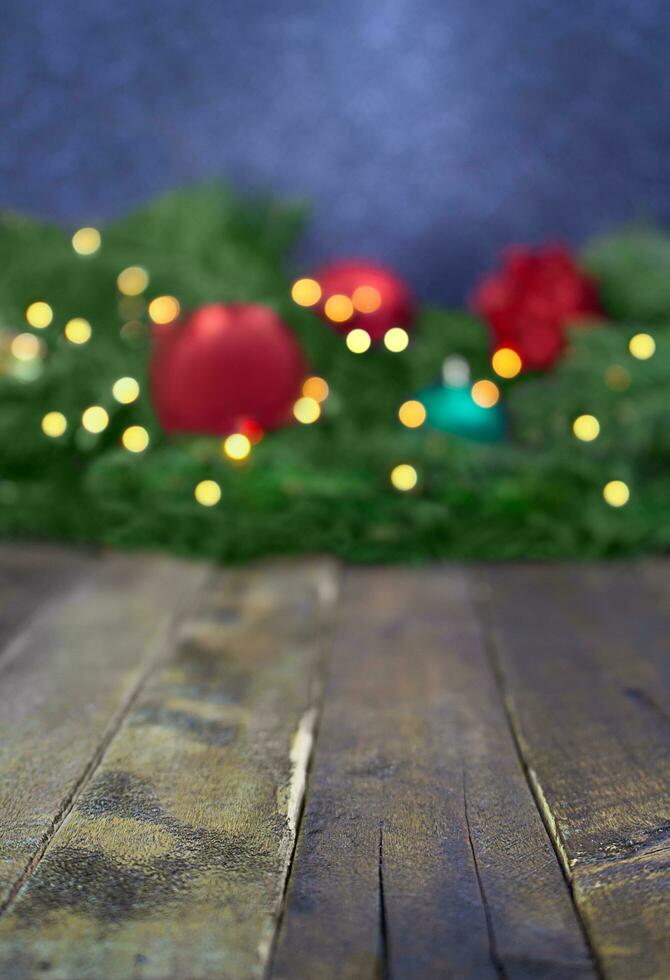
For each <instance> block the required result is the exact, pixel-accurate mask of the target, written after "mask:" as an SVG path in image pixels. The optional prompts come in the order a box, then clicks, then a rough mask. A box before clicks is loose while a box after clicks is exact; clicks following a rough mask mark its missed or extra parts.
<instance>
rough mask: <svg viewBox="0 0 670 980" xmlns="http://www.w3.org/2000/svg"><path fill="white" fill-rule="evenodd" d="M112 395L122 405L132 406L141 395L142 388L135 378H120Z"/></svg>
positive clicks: (115, 383)
mask: <svg viewBox="0 0 670 980" xmlns="http://www.w3.org/2000/svg"><path fill="white" fill-rule="evenodd" d="M112 395H113V396H114V398H115V399H116V400H117V402H121V404H122V405H130V403H131V402H134V401H136V400H137V399H138V398H139V395H140V386H139V384H138V383H137V381H136V380H135V378H118V379H117V380H116V381H115V382H114V384H113V385H112Z"/></svg>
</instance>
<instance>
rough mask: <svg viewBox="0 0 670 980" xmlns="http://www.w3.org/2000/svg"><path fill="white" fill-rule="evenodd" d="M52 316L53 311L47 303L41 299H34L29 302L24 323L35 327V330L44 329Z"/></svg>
mask: <svg viewBox="0 0 670 980" xmlns="http://www.w3.org/2000/svg"><path fill="white" fill-rule="evenodd" d="M53 318H54V311H53V310H52V309H51V307H50V306H49V304H48V303H45V302H44V301H43V300H41V299H39V300H36V301H35V302H34V303H31V304H30V306H29V307H28V309H27V310H26V323H29V324H30V326H31V327H35V328H36V329H37V330H44V328H45V327H48V326H49V324H50V323H51V321H52V320H53Z"/></svg>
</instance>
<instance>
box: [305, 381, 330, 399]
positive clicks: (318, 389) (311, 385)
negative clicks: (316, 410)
mask: <svg viewBox="0 0 670 980" xmlns="http://www.w3.org/2000/svg"><path fill="white" fill-rule="evenodd" d="M329 392H330V388H329V387H328V382H327V381H325V380H324V379H323V378H319V377H316V376H315V377H313V378H307V380H306V381H305V383H304V384H303V386H302V393H303V395H304V396H305V398H313V399H314V401H317V402H325V400H326V398H327V397H328V394H329Z"/></svg>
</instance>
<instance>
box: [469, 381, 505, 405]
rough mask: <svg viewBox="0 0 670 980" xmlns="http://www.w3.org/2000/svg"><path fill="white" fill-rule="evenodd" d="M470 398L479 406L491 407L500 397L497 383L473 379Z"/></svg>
mask: <svg viewBox="0 0 670 980" xmlns="http://www.w3.org/2000/svg"><path fill="white" fill-rule="evenodd" d="M470 394H471V395H472V400H473V402H474V403H475V405H479V407H480V408H493V406H494V405H495V404H496V402H497V401H498V399H499V398H500V391H499V390H498V385H496V384H494V383H493V381H486V380H484V381H475V383H474V384H473V386H472V389H471V391H470Z"/></svg>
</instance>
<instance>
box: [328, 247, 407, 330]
mask: <svg viewBox="0 0 670 980" xmlns="http://www.w3.org/2000/svg"><path fill="white" fill-rule="evenodd" d="M312 278H314V279H315V280H316V281H317V282H318V283H319V285H320V287H321V299H320V300H319V302H318V304H317V305H316V306H315V310H316V311H317V312H318V313H319V315H320V316H321V317H322V318H323V319H324V320H325V321H326V323H328V324H329V326H332V327H334V328H335V330H337V331H339V333H344V334H346V333H349V331H350V330H353V329H354V327H362V328H363V330H367V332H368V333H369V334H370V337H371V338H372V339H373V340H381V339H382V338H383V336H384V334H385V333H386V331H387V330H389V329H390V328H391V327H407V326H409V324H410V321H411V319H412V314H413V303H412V298H411V296H410V293H409V290H408V289H407V286H406V285H405V284H404V283H403V282H402V281H401V280H400V279H399V278H398V277H397V276H396V275H394V274H393V273H392V272H390V271H389V270H388V269H385V268H384V267H383V266H380V265H376V264H375V263H373V262H357V261H344V262H332V263H330V264H329V265H324V266H322V268H320V269H317V270H316V272H315V273H314V274H313V277H312ZM333 296H344V297H346V298H347V299H348V300H350V301H351V303H352V306H353V310H352V312H351V315H350V316H348V317H347V318H346V319H344V320H340V319H339V318H338V319H335V318H333V316H329V315H328V310H329V306H328V300H329V299H331V298H332V297H333ZM345 310H346V304H345Z"/></svg>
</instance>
